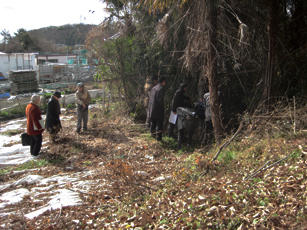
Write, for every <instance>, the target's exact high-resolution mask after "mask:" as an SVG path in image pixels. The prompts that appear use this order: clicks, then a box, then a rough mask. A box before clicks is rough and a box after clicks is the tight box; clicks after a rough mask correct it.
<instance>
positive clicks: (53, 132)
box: [46, 92, 62, 142]
mask: <svg viewBox="0 0 307 230" xmlns="http://www.w3.org/2000/svg"><path fill="white" fill-rule="evenodd" d="M61 97H62V96H61V93H60V92H55V93H54V94H53V95H52V97H51V98H50V100H49V102H48V106H47V115H46V129H47V131H48V133H49V134H50V139H51V141H52V142H56V139H57V134H58V133H59V131H60V130H61V129H62V125H61V120H60V114H61V107H60V103H59V99H60V98H61Z"/></svg>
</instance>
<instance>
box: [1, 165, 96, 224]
mask: <svg viewBox="0 0 307 230" xmlns="http://www.w3.org/2000/svg"><path fill="white" fill-rule="evenodd" d="M91 173H92V172H91V171H86V172H82V173H80V172H79V173H75V174H63V175H55V176H51V177H47V178H44V177H42V176H40V175H27V176H25V177H23V178H21V179H19V180H18V181H16V182H13V183H11V184H4V185H1V186H0V191H1V190H2V191H3V190H5V189H6V190H7V189H14V188H15V187H18V186H19V187H20V186H29V185H34V187H32V189H30V191H29V190H28V189H26V188H19V189H16V190H12V191H9V192H6V193H4V194H2V196H1V197H0V216H7V215H9V214H12V207H10V208H9V209H5V208H6V206H8V205H14V204H17V203H19V202H21V201H22V200H23V198H24V197H25V196H27V195H30V197H31V202H33V203H39V204H41V203H42V201H44V202H45V204H44V205H42V206H39V205H38V207H37V208H36V210H34V211H33V210H32V212H29V213H27V214H26V215H25V217H27V218H29V219H33V218H35V217H37V216H39V215H41V214H43V213H44V212H46V211H48V210H55V209H61V208H63V207H67V206H76V205H81V204H82V200H81V199H80V197H79V191H80V192H87V191H88V190H89V189H90V187H91V185H92V184H94V183H99V181H89V180H83V178H84V177H86V176H88V175H90V174H91ZM66 186H69V188H70V189H67V187H66ZM27 202H29V201H27Z"/></svg>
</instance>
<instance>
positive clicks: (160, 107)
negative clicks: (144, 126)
mask: <svg viewBox="0 0 307 230" xmlns="http://www.w3.org/2000/svg"><path fill="white" fill-rule="evenodd" d="M165 85H166V79H165V78H164V77H162V78H160V79H159V84H157V85H156V86H155V87H153V88H152V90H151V97H152V98H153V101H152V110H151V114H150V121H151V127H150V131H151V134H152V136H154V137H156V138H157V140H158V141H161V140H162V131H163V120H164V86H165Z"/></svg>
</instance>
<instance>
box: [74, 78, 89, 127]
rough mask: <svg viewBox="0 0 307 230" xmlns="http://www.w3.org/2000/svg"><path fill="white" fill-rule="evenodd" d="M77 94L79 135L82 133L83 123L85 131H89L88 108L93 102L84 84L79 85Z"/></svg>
mask: <svg viewBox="0 0 307 230" xmlns="http://www.w3.org/2000/svg"><path fill="white" fill-rule="evenodd" d="M77 88H78V90H77V92H76V104H77V116H78V122H77V133H80V131H81V128H82V122H83V130H84V131H86V130H87V122H88V106H89V104H90V102H91V96H90V94H89V92H88V91H87V89H86V88H85V86H84V84H83V83H82V82H80V83H78V85H77Z"/></svg>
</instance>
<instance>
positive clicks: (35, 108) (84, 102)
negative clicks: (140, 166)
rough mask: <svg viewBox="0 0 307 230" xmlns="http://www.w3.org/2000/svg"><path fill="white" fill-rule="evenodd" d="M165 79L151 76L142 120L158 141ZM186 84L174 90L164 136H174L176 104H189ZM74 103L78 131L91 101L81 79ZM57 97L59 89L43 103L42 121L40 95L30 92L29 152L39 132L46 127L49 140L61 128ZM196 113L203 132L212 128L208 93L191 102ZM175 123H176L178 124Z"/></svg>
mask: <svg viewBox="0 0 307 230" xmlns="http://www.w3.org/2000/svg"><path fill="white" fill-rule="evenodd" d="M165 85H166V79H165V78H164V77H161V78H160V79H159V80H158V81H157V80H156V79H154V80H153V87H152V88H151V90H149V92H148V107H147V118H146V122H147V124H148V125H149V127H150V132H151V135H152V136H153V137H154V138H156V139H157V140H158V141H161V140H162V133H163V122H164V95H165ZM186 91H187V84H185V83H182V84H180V87H179V89H178V90H177V91H176V92H175V95H174V97H173V100H172V104H171V116H174V117H175V121H172V122H171V121H170V122H169V127H168V136H169V137H175V135H174V129H175V127H176V124H180V122H181V123H182V121H180V119H178V116H177V113H178V111H180V110H179V109H180V108H183V107H191V103H190V99H189V97H188V96H187V95H186ZM75 97H76V98H75V99H76V106H77V128H76V132H77V133H80V132H81V130H82V128H83V131H87V123H88V107H89V104H90V102H91V96H90V94H89V92H88V90H87V89H86V87H85V86H84V84H83V83H78V84H77V92H76V94H75ZM60 98H61V93H60V92H55V93H54V94H53V95H52V97H51V98H50V100H49V102H48V106H47V115H46V122H43V119H42V113H41V110H40V107H39V105H40V100H41V99H40V96H39V95H33V96H32V98H31V103H30V104H28V105H27V107H26V117H27V134H28V135H29V136H30V137H31V144H30V150H31V154H32V155H33V156H37V155H39V153H40V150H41V147H42V140H43V138H42V133H43V132H44V131H45V129H46V130H47V132H48V133H49V135H50V140H51V141H52V142H57V139H58V133H59V132H60V130H61V129H62V125H61V120H60V114H61V107H60V103H59V100H60ZM195 109H196V113H198V115H199V117H200V118H201V119H203V120H205V129H207V130H206V133H208V130H211V129H212V123H211V112H210V94H209V93H206V94H205V95H204V97H203V99H202V101H201V102H199V103H197V105H196V106H195ZM178 126H179V125H178ZM180 126H181V128H179V127H178V142H179V143H180V144H181V143H182V142H183V138H184V129H183V128H182V127H183V125H182V124H180Z"/></svg>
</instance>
